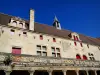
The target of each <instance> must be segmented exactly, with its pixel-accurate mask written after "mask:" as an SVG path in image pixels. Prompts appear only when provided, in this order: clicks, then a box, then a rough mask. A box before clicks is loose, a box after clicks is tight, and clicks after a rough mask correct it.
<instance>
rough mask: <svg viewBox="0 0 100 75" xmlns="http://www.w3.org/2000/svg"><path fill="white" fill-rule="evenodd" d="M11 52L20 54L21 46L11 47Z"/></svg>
mask: <svg viewBox="0 0 100 75" xmlns="http://www.w3.org/2000/svg"><path fill="white" fill-rule="evenodd" d="M12 54H21V48H16V47H12Z"/></svg>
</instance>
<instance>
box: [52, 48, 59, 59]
mask: <svg viewBox="0 0 100 75" xmlns="http://www.w3.org/2000/svg"><path fill="white" fill-rule="evenodd" d="M51 50H52V56H53V57H61V55H60V48H56V47H51Z"/></svg>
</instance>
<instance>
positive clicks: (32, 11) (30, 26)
mask: <svg viewBox="0 0 100 75" xmlns="http://www.w3.org/2000/svg"><path fill="white" fill-rule="evenodd" d="M29 30H32V31H34V10H33V9H30V24H29Z"/></svg>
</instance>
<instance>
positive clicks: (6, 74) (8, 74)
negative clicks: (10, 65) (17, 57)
mask: <svg viewBox="0 0 100 75" xmlns="http://www.w3.org/2000/svg"><path fill="white" fill-rule="evenodd" d="M4 72H5V75H10V73H11V72H12V71H4Z"/></svg>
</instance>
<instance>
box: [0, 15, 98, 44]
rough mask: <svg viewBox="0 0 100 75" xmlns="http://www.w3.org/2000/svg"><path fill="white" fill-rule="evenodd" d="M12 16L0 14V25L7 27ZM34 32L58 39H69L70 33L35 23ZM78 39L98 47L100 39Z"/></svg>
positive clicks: (82, 36)
mask: <svg viewBox="0 0 100 75" xmlns="http://www.w3.org/2000/svg"><path fill="white" fill-rule="evenodd" d="M12 17H13V16H9V15H6V14H0V24H1V25H7V24H8V23H9V21H10V19H11V18H12ZM25 22H26V24H29V21H27V20H25ZM34 28H35V29H34V31H35V32H39V33H44V34H49V35H54V36H58V37H63V38H69V36H68V35H69V34H70V33H72V31H69V30H63V29H62V30H58V29H56V28H55V27H53V26H48V25H45V24H40V23H36V22H35V26H34ZM79 36H80V39H81V40H82V42H85V43H88V44H93V45H99V46H100V38H99V39H97V38H92V37H88V36H85V35H82V34H79Z"/></svg>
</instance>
